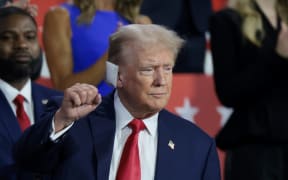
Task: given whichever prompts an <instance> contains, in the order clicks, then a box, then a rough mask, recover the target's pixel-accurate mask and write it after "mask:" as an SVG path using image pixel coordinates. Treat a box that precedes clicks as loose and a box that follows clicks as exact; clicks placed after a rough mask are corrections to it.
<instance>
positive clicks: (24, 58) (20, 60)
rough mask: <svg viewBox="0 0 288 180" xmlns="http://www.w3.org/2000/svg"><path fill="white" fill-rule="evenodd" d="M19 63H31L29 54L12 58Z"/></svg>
mask: <svg viewBox="0 0 288 180" xmlns="http://www.w3.org/2000/svg"><path fill="white" fill-rule="evenodd" d="M12 58H13V59H14V60H15V61H16V62H18V63H28V62H30V61H31V56H30V55H29V54H24V53H23V54H20V53H19V54H15V55H14V56H13V57H12Z"/></svg>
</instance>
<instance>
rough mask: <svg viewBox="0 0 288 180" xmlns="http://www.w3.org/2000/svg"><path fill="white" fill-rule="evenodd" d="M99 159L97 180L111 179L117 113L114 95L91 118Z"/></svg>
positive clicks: (95, 148) (103, 102) (95, 147)
mask: <svg viewBox="0 0 288 180" xmlns="http://www.w3.org/2000/svg"><path fill="white" fill-rule="evenodd" d="M89 122H90V123H91V127H92V136H93V140H94V150H95V153H96V158H97V169H96V170H95V171H96V172H97V179H109V171H110V164H111V159H112V152H113V144H114V136H115V126H116V124H115V111H114V103H113V94H112V95H111V96H109V97H107V98H105V99H103V101H102V103H101V105H100V106H99V107H97V112H96V113H95V114H93V115H91V116H89Z"/></svg>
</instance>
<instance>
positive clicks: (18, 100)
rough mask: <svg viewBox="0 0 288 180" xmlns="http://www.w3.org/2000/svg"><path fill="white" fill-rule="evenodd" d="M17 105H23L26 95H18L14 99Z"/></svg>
mask: <svg viewBox="0 0 288 180" xmlns="http://www.w3.org/2000/svg"><path fill="white" fill-rule="evenodd" d="M13 102H14V103H15V105H16V106H17V107H19V106H22V105H23V102H24V97H23V96H22V95H20V94H19V95H17V96H16V98H15V99H14V100H13Z"/></svg>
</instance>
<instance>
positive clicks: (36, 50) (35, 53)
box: [31, 44, 40, 58]
mask: <svg viewBox="0 0 288 180" xmlns="http://www.w3.org/2000/svg"><path fill="white" fill-rule="evenodd" d="M31 54H32V56H33V57H34V58H36V57H38V56H39V54H40V47H39V45H38V44H33V45H31Z"/></svg>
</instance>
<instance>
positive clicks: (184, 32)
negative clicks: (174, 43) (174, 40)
mask: <svg viewBox="0 0 288 180" xmlns="http://www.w3.org/2000/svg"><path fill="white" fill-rule="evenodd" d="M141 13H142V14H145V15H147V16H149V17H150V18H151V19H152V22H153V23H155V24H160V25H164V26H166V27H168V28H170V29H173V30H174V31H176V32H177V33H178V34H179V35H180V36H181V37H182V38H184V39H185V40H186V44H185V45H184V47H183V49H182V50H181V52H180V54H179V56H178V58H177V61H176V65H175V68H174V72H178V73H185V72H188V73H189V72H196V73H202V72H203V71H204V58H205V52H206V41H205V32H207V31H208V18H209V16H210V15H211V13H212V8H211V1H210V0H143V4H142V6H141Z"/></svg>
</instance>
